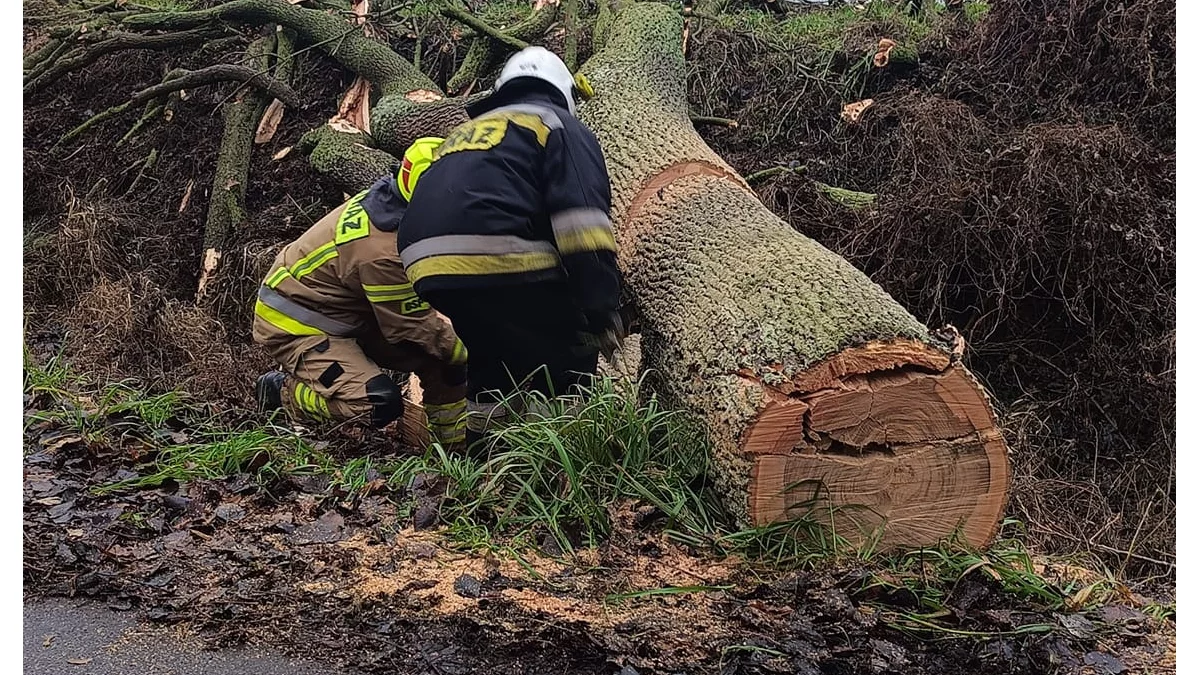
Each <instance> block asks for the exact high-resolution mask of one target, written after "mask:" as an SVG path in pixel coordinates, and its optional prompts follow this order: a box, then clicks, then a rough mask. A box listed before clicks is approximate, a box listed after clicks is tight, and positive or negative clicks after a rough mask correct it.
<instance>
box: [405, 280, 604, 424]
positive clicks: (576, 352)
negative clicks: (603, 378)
mask: <svg viewBox="0 0 1200 675" xmlns="http://www.w3.org/2000/svg"><path fill="white" fill-rule="evenodd" d="M421 297H423V298H424V299H425V300H426V301H427V302H428V303H429V304H430V305H432V306H433V308H434V309H436V310H437V311H439V312H441V313H442V314H445V315H446V317H447V318H449V319H450V322H451V323H453V324H454V332H455V333H457V334H458V337H459V338H460V339H461V340H462V341H463V344H464V345H466V347H467V405H468V410H469V411H471V410H474V411H479V410H481V409H488V408H491V407H493V406H495V404H497V403H498V402H499V401H501V400H503V398H504V397H505V396H507V395H509V394H511V393H513V392H514V391H518V390H524V391H539V392H542V393H544V394H546V395H547V396H561V395H564V394H569V393H572V391H571V390H572V387H573V386H574V385H583V384H587V383H588V381H589V380H590V379H591V376H593V375H595V374H596V360H597V355H598V352H597V350H596V348H595V347H591V346H588V345H587V344H586V343H585V342H584V341H583V340H582V339H581V333H582V332H583V330H584V325H585V324H584V319H583V314H582V312H580V311H579V309H578V308H576V307H575V305H574V303H573V302H571V298H570V296H569V295H568V292H567V287H566V284H564V283H559V282H541V283H533V284H518V285H510V286H495V287H490V288H486V289H461V290H452V291H451V290H440V291H427V292H423V293H422V294H421ZM488 414H489V415H490V411H489V412H488ZM471 420H472V418H471V416H468V420H467V424H468V427H467V428H468V430H469V431H475V432H479V431H480V429H479V427H478V425H477V424H472V423H471ZM471 435H472V436H476V434H471Z"/></svg>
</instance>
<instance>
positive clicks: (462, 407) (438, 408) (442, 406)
mask: <svg viewBox="0 0 1200 675" xmlns="http://www.w3.org/2000/svg"><path fill="white" fill-rule="evenodd" d="M446 410H458V411H461V412H464V413H465V412H466V411H467V400H466V399H459V400H457V401H454V402H453V403H426V404H425V411H426V414H428V413H429V412H433V413H440V412H444V411H446Z"/></svg>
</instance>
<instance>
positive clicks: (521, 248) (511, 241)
mask: <svg viewBox="0 0 1200 675" xmlns="http://www.w3.org/2000/svg"><path fill="white" fill-rule="evenodd" d="M505 253H557V250H556V249H555V248H554V244H551V243H550V242H548V241H533V240H531V239H522V238H521V237H514V236H513V235H510V234H444V235H442V236H440V237H430V238H428V239H422V240H421V241H418V242H416V243H415V244H411V245H410V246H408V248H406V249H404V250H403V251H401V252H400V261H401V262H402V263H404V266H405V267H408V266H410V265H412V264H413V263H415V262H417V261H418V260H421V259H422V258H428V257H430V256H435V255H503V254H505Z"/></svg>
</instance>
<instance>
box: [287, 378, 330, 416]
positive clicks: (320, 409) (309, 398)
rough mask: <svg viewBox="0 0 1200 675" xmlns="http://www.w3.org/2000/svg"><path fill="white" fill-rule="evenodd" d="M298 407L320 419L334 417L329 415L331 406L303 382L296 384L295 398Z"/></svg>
mask: <svg viewBox="0 0 1200 675" xmlns="http://www.w3.org/2000/svg"><path fill="white" fill-rule="evenodd" d="M294 398H295V399H296V407H298V408H300V410H302V411H304V412H306V413H308V414H310V415H313V416H314V417H317V418H318V419H326V420H327V419H329V418H330V417H332V415H330V414H329V404H328V403H326V402H325V399H324V397H322V396H321V395H320V394H318V393H317V392H315V391H313V389H312V387H309V386H308V385H307V384H304V383H303V382H297V383H296V389H295V396H294Z"/></svg>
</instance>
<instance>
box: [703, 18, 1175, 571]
mask: <svg viewBox="0 0 1200 675" xmlns="http://www.w3.org/2000/svg"><path fill="white" fill-rule="evenodd" d="M1110 4H1111V3H1106V2H1103V1H1102V0H1092V1H1077V2H1070V3H1066V4H1065V5H1063V4H1062V3H1032V4H1031V3H1023V4H1020V6H1019V7H1018V6H1017V4H1016V3H1009V4H1006V5H1003V6H1000V7H997V9H996V10H994V11H993V12H992V13H990V14H988V15H987V16H986V17H985V19H984V20H983V21H982V22H981V23H979V24H978V25H976V26H974V27H973V28H970V29H969V30H967V29H964V27H963V22H964V21H965V19H962V18H958V19H954V18H951V17H942V18H941V19H939V21H942V22H943V24H944V22H947V21H953V22H957V27H956V28H946V27H945V26H944V25H943V24H939V25H936V26H934V27H933V28H932V29H930V31H929V32H928V33H927V34H926V35H935V34H938V35H943V36H948V38H949V39H950V41H949V43H948V44H946V45H944V46H942V47H938V46H937V43H936V40H930V39H917V40H916V45H917V48H918V50H919V51H920V54H919V57H918V64H919V65H918V66H917V67H916V68H915V69H907V70H906V69H901V70H899V71H896V72H893V73H891V74H890V75H889V74H888V73H887V72H878V73H869V74H866V75H863V74H861V73H859V72H858V71H856V70H855V68H856V65H855V64H857V63H859V60H858V59H863V58H867V57H869V56H871V53H872V52H873V51H874V49H873V48H871V47H868V48H866V49H863V47H862V46H861V45H859V46H855V45H854V44H851V43H850V42H848V41H847V42H843V43H834V44H832V45H830V44H825V46H824V51H822V50H821V49H817V50H816V51H815V52H814V51H813V44H814V41H815V43H816V44H818V45H820V44H821V40H820V39H815V38H814V36H813V34H812V33H808V34H803V33H801V34H799V35H798V36H797V37H795V41H796V44H792V45H791V46H790V47H789V48H786V49H785V48H783V47H788V45H783V46H779V45H776V46H774V47H771V46H768V47H767V48H761V47H758V46H750V45H747V44H746V43H747V42H748V41H747V40H746V39H745V36H744V35H743V34H739V33H738V32H736V31H735V30H732V29H714V30H710V31H708V32H702V33H701V34H700V35H699V36H698V37H697V40H696V43H695V45H694V52H693V56H694V57H695V58H696V59H698V60H697V62H696V66H695V70H696V76H695V83H694V84H693V88H692V94H693V96H694V97H702V98H696V99H695V102H696V104H697V105H700V104H702V102H703V103H708V102H712V101H716V102H717V106H716V107H715V108H713V109H712V114H717V115H724V116H728V117H732V118H734V119H737V120H738V122H739V127H738V128H737V129H736V130H711V131H709V132H708V137H709V139H710V142H711V143H712V144H713V145H714V147H716V148H717V149H718V151H722V152H724V153H725V154H726V156H729V157H730V158H731V159H732V160H733V161H735V162H736V163H737V166H738V168H739V169H741V170H742V172H743V173H744V174H750V173H753V172H754V171H757V170H760V169H763V168H766V167H769V166H773V165H785V164H788V163H789V162H791V163H794V164H800V165H803V172H802V173H801V174H797V173H784V174H781V175H779V176H777V177H774V178H770V179H768V180H767V181H765V182H763V183H762V184H761V185H760V188H759V193H760V195H761V196H762V197H763V199H764V201H765V203H767V204H768V205H769V206H771V207H772V208H773V210H775V211H776V212H777V213H779V214H781V215H782V216H783V217H785V218H786V219H787V220H789V222H791V223H792V224H793V226H794V227H796V229H797V230H799V231H800V232H802V233H804V234H806V235H808V236H810V237H813V238H815V239H817V240H818V241H820V242H821V243H823V244H825V245H826V246H828V247H830V248H831V249H833V250H835V251H837V252H838V253H840V254H841V255H843V256H845V257H846V258H847V259H849V260H850V261H851V262H853V263H854V264H855V265H856V266H858V267H859V268H860V269H863V270H864V271H866V272H867V273H868V274H870V275H871V277H872V278H873V279H874V280H875V281H877V282H878V283H879V284H881V285H882V286H883V287H884V288H885V289H886V290H887V291H888V292H889V293H891V294H892V295H893V296H894V297H896V298H897V299H898V300H899V301H900V302H901V304H903V305H904V306H905V307H907V308H908V309H909V310H910V311H912V312H913V313H914V314H915V315H916V316H917V317H918V318H920V319H921V320H923V321H925V322H926V323H928V324H930V325H938V324H941V323H943V322H949V323H953V324H955V325H956V326H957V327H959V328H960V329H961V330H962V331H963V333H964V335H965V336H966V338H967V340H968V343H969V348H968V352H967V356H968V361H969V365H970V367H971V368H972V370H973V371H974V372H976V373H978V374H980V375H981V376H982V377H983V378H984V379H985V381H986V382H987V384H988V386H989V388H990V389H992V390H993V392H995V394H996V395H997V398H998V400H999V402H1000V403H1001V404H1002V405H1004V406H1005V407H1007V408H1009V410H1010V415H1009V416H1008V426H1009V427H1010V431H1011V434H1010V435H1011V436H1012V438H1013V440H1014V441H1015V446H1014V447H1015V451H1016V452H1015V455H1016V457H1015V459H1016V462H1017V469H1018V474H1017V477H1018V478H1017V486H1016V492H1015V502H1014V503H1015V506H1016V510H1017V512H1018V514H1019V515H1020V516H1022V517H1023V518H1026V519H1028V520H1029V521H1030V522H1031V525H1032V527H1033V528H1034V532H1035V535H1037V537H1038V539H1039V544H1040V545H1043V546H1046V547H1048V548H1050V549H1053V550H1059V551H1062V550H1068V549H1072V548H1075V547H1077V546H1083V547H1087V548H1093V549H1095V550H1099V551H1107V552H1110V553H1112V552H1116V553H1123V552H1127V551H1134V552H1135V555H1136V554H1141V555H1142V556H1144V557H1146V558H1152V559H1156V560H1162V561H1167V562H1169V561H1170V560H1172V559H1173V552H1174V527H1173V522H1174V484H1173V480H1172V477H1173V470H1172V468H1171V467H1173V466H1174V451H1175V449H1174V428H1173V427H1174V424H1173V422H1172V421H1171V420H1173V418H1174V412H1175V393H1174V386H1175V383H1174V356H1175V351H1174V322H1175V282H1174V276H1175V264H1176V263H1175V227H1174V220H1175V188H1174V183H1175V175H1174V174H1175V168H1174V155H1173V152H1172V151H1171V150H1170V148H1172V147H1173V141H1171V142H1170V143H1168V142H1167V138H1168V136H1173V126H1167V125H1166V123H1165V122H1163V121H1162V120H1159V116H1161V115H1162V114H1163V112H1164V111H1171V112H1170V114H1173V110H1174V108H1173V96H1174V89H1173V84H1171V82H1173V75H1169V74H1171V73H1173V61H1172V60H1173V58H1174V28H1173V16H1174V9H1173V7H1167V6H1166V4H1167V3H1162V2H1153V1H1145V2H1132V3H1124V5H1122V7H1123V9H1121V8H1113V7H1109V5H1110ZM1039 12H1040V13H1039ZM871 18H872V14H871V12H867V13H865V14H863V15H862V19H861V20H870V19H871ZM797 21H799V19H794V18H793V19H788V20H787V22H785V23H784V24H781V26H783V28H778V29H777V32H778V31H786V30H787V26H789V25H792V24H793V23H794V22H797ZM809 23H810V24H811V21H810V22H809ZM876 25H877V26H878V30H877V31H876V32H875V33H871V32H870V31H869V30H867V29H865V28H863V27H861V26H859V27H858V28H857V29H856V30H858V31H859V32H860V33H863V32H866V33H867V34H871V35H879V34H882V35H885V36H886V35H887V34H888V33H887V31H891V30H898V26H897V24H896V22H895V20H894V19H891V18H889V19H888V21H877V22H876ZM906 25H907V24H906ZM915 34H916V35H917V37H918V38H920V37H921V36H922V33H920V32H919V31H918V32H916V33H915ZM897 35H899V37H897V38H896V39H897V41H898V42H901V43H905V42H906V41H909V42H911V41H912V40H913V39H914V38H913V37H912V36H913V35H914V32H913V31H912V29H911V27H910V28H908V32H907V33H899V34H897ZM1004 36H1009V37H1010V38H1012V39H1008V38H1005V39H1001V38H1003V37H1004ZM817 37H818V38H819V37H820V36H819V35H818V36H817ZM797 45H801V46H797ZM830 50H832V51H833V52H834V53H833V54H830ZM855 50H857V51H855ZM814 53H815V54H817V56H812V54H814ZM804 54H809V55H808V56H803V55H804ZM822 54H823V56H822ZM839 54H840V55H839ZM798 55H801V56H798ZM816 64H825V65H826V66H827V67H826V68H825V69H824V70H817V69H816ZM838 64H842V65H841V66H839V65H838ZM882 70H883V71H889V70H892V69H891V68H890V67H888V68H884V69H882ZM1076 70H1078V72H1079V77H1078V78H1076V76H1075V72H1076ZM711 72H722V73H724V74H725V76H726V77H727V79H728V80H729V81H732V82H736V83H737V85H736V87H733V86H731V85H730V86H726V87H725V88H723V89H722V88H720V87H715V85H714V84H713V82H714V80H713V78H712V76H711V74H709V73H711ZM1035 72H1036V77H1035V76H1034V75H1033V73H1035ZM762 73H767V74H769V76H765V77H764V76H761V74H762ZM848 84H856V85H858V86H847V85H848ZM968 85H969V86H968ZM780 91H788V92H790V93H791V95H790V96H788V97H785V98H783V99H782V100H781V99H780V97H779V92H780ZM863 99H871V103H870V105H868V106H867V107H866V109H865V111H864V112H862V114H861V115H860V116H859V117H858V119H857V120H856V121H847V120H846V119H843V118H842V117H841V112H842V106H843V105H845V104H848V103H852V102H855V101H859V100H863ZM1171 124H1172V125H1173V122H1172V123H1171ZM827 185H833V186H838V187H841V188H848V189H852V190H857V191H862V192H865V193H870V194H873V195H876V198H875V199H874V200H867V199H861V200H860V201H861V202H862V204H861V205H860V207H859V208H846V207H845V205H844V204H843V203H839V201H838V200H835V199H830V198H829V192H828V190H827V189H826V188H824V187H823V186H827ZM843 201H844V200H843ZM1050 494H1052V495H1055V497H1056V499H1055V500H1054V501H1047V499H1046V495H1050ZM1051 506H1052V508H1051ZM1116 560H1118V561H1119V562H1120V564H1122V565H1124V564H1125V563H1128V562H1130V556H1126V555H1118V556H1117V557H1116ZM1143 562H1144V561H1143Z"/></svg>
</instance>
